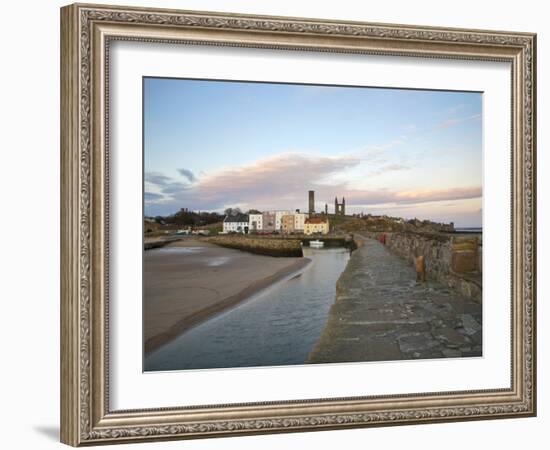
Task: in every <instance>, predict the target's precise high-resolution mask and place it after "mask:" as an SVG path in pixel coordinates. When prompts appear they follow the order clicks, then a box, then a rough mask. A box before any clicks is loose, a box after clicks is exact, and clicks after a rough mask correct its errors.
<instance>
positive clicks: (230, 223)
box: [223, 214, 249, 234]
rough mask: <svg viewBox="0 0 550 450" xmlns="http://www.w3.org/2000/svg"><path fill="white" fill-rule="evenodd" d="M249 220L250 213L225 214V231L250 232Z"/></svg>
mask: <svg viewBox="0 0 550 450" xmlns="http://www.w3.org/2000/svg"><path fill="white" fill-rule="evenodd" d="M248 230H249V221H248V214H235V215H231V216H225V219H223V232H224V233H245V234H248Z"/></svg>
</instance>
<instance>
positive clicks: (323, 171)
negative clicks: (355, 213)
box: [146, 153, 481, 215]
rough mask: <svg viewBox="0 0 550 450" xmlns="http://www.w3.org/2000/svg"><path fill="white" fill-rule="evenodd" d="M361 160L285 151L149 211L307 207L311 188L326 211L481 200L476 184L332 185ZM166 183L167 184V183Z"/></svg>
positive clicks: (212, 176)
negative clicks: (337, 206) (342, 201)
mask: <svg viewBox="0 0 550 450" xmlns="http://www.w3.org/2000/svg"><path fill="white" fill-rule="evenodd" d="M361 162H362V159H361V158H359V157H356V156H349V155H348V156H339V157H327V156H312V155H306V154H298V153H285V154H281V155H277V156H274V157H270V158H266V159H262V160H259V161H256V162H254V163H251V164H248V165H244V166H237V167H228V168H224V169H220V170H217V171H215V172H211V173H209V174H206V175H203V176H201V177H199V178H198V179H197V180H196V182H195V183H194V184H193V185H191V186H186V188H185V189H182V190H181V191H179V192H167V193H166V194H167V195H166V196H165V197H164V198H162V199H151V201H149V202H148V204H147V207H148V209H149V210H150V211H149V212H146V213H147V214H151V215H153V213H154V214H168V213H173V212H175V211H177V210H178V209H179V208H182V207H187V208H191V209H196V210H221V209H224V208H225V207H228V206H240V207H241V208H243V209H248V208H256V209H260V210H264V209H294V208H302V209H305V208H306V205H307V191H308V190H310V189H312V190H315V197H316V199H317V205H316V208H317V209H323V208H324V203H325V202H326V203H328V204H329V206H330V205H332V204H333V202H334V197H335V196H338V198H341V197H342V196H344V197H345V198H346V204H347V205H349V206H350V207H351V206H353V205H356V206H362V207H368V206H371V205H383V204H402V205H405V204H415V203H427V202H435V201H444V200H447V201H453V200H458V199H468V198H477V197H481V187H476V186H474V187H468V188H464V187H458V188H447V189H435V190H425V191H412V190H411V191H402V192H398V191H391V190H387V189H378V190H360V189H350V188H349V187H348V185H347V182H345V181H343V182H336V183H334V184H330V185H329V184H327V180H328V179H329V177H330V176H332V175H334V174H339V175H342V173H345V171H346V170H347V169H350V168H353V167H357V166H358V165H359V164H360V163H361ZM404 169H407V167H406V166H403V165H400V164H387V165H386V166H383V167H382V168H381V169H380V170H383V171H396V170H404ZM365 175H366V176H367V173H365ZM161 181H162V182H163V183H164V184H166V183H167V180H165V179H162V180H161ZM155 205H156V206H155ZM161 211H162V212H161Z"/></svg>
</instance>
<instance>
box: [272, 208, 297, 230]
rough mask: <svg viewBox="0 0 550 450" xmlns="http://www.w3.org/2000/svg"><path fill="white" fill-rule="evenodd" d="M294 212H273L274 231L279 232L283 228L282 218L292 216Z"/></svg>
mask: <svg viewBox="0 0 550 450" xmlns="http://www.w3.org/2000/svg"><path fill="white" fill-rule="evenodd" d="M292 214H294V211H275V229H276V230H277V231H281V228H282V227H283V220H282V219H283V216H287V215H292Z"/></svg>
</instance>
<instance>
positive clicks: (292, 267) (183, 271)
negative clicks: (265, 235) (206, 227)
mask: <svg viewBox="0 0 550 450" xmlns="http://www.w3.org/2000/svg"><path fill="white" fill-rule="evenodd" d="M308 263H309V260H308V259H307V258H274V257H270V256H261V255H253V254H249V253H246V252H241V251H239V250H232V249H228V248H221V247H218V246H215V245H212V244H208V243H206V242H201V241H200V240H197V239H192V238H189V239H183V240H181V241H178V242H175V243H172V244H169V245H167V246H166V247H164V248H160V249H155V250H149V251H146V252H145V255H144V296H143V315H144V323H143V326H144V342H145V352H146V353H150V352H151V351H153V350H155V349H157V348H159V347H160V346H162V345H163V344H165V343H166V342H169V341H170V340H172V339H174V338H175V337H177V336H178V335H180V334H181V333H182V332H184V331H185V330H187V329H189V328H191V327H192V326H194V325H197V324H199V323H201V322H203V321H205V320H206V319H208V318H210V317H212V316H213V315H215V314H217V313H219V312H221V311H223V310H225V309H228V308H231V307H232V306H235V305H237V304H238V303H239V302H241V301H243V300H245V299H247V298H248V297H250V296H251V295H253V294H254V293H256V292H258V291H260V290H262V289H264V288H266V287H268V286H269V285H271V284H273V283H275V282H276V281H278V280H281V279H282V278H284V277H286V276H287V275H289V274H291V273H293V272H295V271H297V270H299V269H301V268H303V267H305V266H306V265H307V264H308Z"/></svg>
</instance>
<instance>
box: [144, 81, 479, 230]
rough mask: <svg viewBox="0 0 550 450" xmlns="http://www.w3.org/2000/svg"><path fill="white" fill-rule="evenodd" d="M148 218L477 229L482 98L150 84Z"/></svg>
mask: <svg viewBox="0 0 550 450" xmlns="http://www.w3.org/2000/svg"><path fill="white" fill-rule="evenodd" d="M143 82H144V102H143V105H144V107H143V118H144V121H143V123H144V205H145V206H144V208H145V211H144V212H145V215H146V216H156V215H163V216H164V215H168V214H173V213H175V212H177V211H178V210H179V209H180V208H189V209H190V210H200V211H219V212H221V211H223V210H224V209H226V208H228V207H239V208H241V209H242V210H243V211H247V210H248V209H258V210H261V211H263V210H269V209H289V210H294V209H301V210H303V211H307V205H308V191H309V190H314V191H315V201H316V202H315V208H316V210H317V211H323V210H324V208H325V203H328V206H329V212H332V211H333V210H334V197H335V196H337V197H338V199H339V200H341V198H342V197H345V199H346V213H348V214H351V213H361V212H363V213H364V214H369V213H370V214H376V215H378V214H387V215H390V216H396V217H403V218H407V219H409V218H414V217H416V218H419V219H430V220H434V221H437V222H446V223H447V222H454V223H455V226H459V227H479V226H481V221H482V209H481V208H482V197H481V196H482V138H483V136H482V94H481V93H475V92H451V91H427V90H412V89H393V88H391V89H384V88H369V87H347V86H345V87H344V86H320V85H298V84H276V83H250V82H234V81H233V82H231V81H206V80H187V79H162V78H149V77H147V78H144V80H143Z"/></svg>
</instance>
